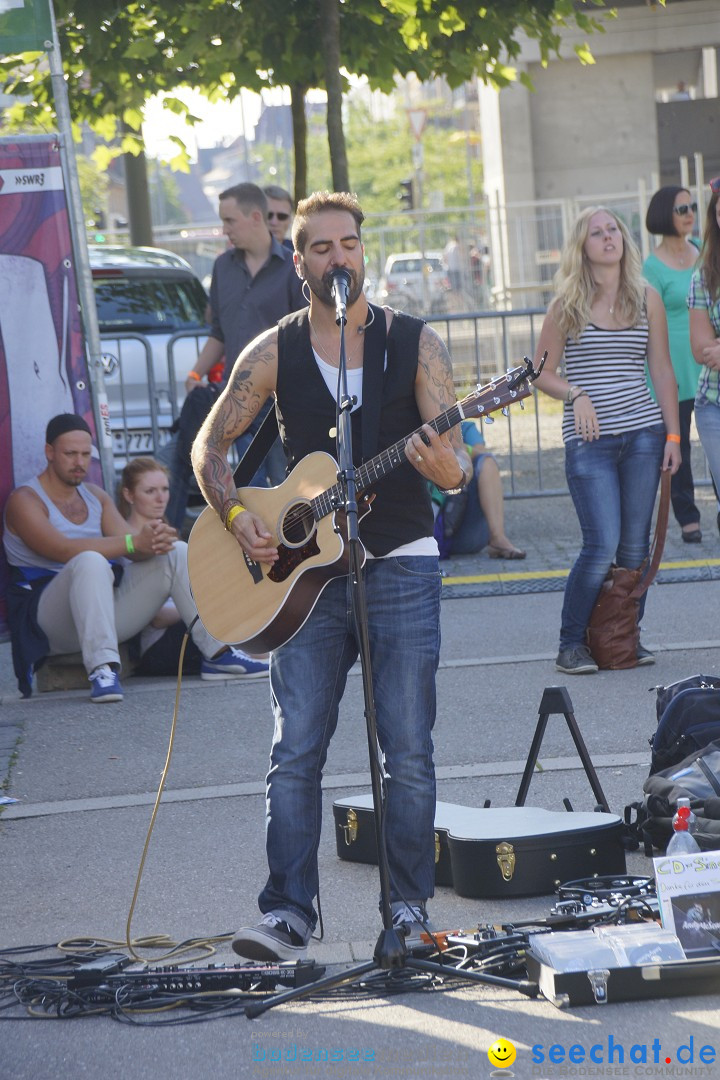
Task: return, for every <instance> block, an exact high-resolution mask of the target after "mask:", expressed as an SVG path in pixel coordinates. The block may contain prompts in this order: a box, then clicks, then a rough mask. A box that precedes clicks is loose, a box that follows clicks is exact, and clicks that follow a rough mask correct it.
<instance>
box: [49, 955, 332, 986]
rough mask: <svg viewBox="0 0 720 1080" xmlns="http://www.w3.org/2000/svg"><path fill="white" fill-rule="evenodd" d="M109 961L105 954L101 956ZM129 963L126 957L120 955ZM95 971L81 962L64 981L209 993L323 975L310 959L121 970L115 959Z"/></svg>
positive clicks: (301, 983) (293, 983) (298, 983)
mask: <svg viewBox="0 0 720 1080" xmlns="http://www.w3.org/2000/svg"><path fill="white" fill-rule="evenodd" d="M103 959H105V960H109V959H110V958H109V957H105V958H103ZM120 959H121V960H123V961H125V964H129V963H130V961H129V960H128V959H127V957H120ZM109 966H110V965H106V967H105V969H103V970H99V969H98V966H96V965H95V963H91V964H84V965H82V966H81V967H80V968H78V970H77V971H76V972H75V973H74V974H73V976H72V977H71V978H70V979H69V980H68V989H69V990H79V989H86V988H89V987H97V988H98V989H102V990H103V991H105V992H107V991H108V990H110V991H114V990H117V989H118V988H119V987H127V988H128V989H129V990H132V991H133V992H136V993H141V994H147V995H152V994H212V993H217V994H220V993H225V992H227V991H228V990H241V991H246V992H249V991H267V990H273V989H274V988H275V987H276V986H282V987H286V988H294V987H300V986H307V985H308V983H312V982H316V981H317V980H318V979H320V978H321V977H322V976H323V975H324V974H325V968H324V967H320V966H319V965H318V964H316V963H315V961H314V960H300V961H298V962H296V963H291V964H274V965H270V964H254V963H250V964H243V965H242V967H231V966H230V967H229V966H226V965H225V964H208V966H207V967H204V968H190V967H186V968H178V967H156V968H142V969H141V970H139V971H127V970H121V969H120V967H119V966H118V964H117V958H115V966H114V968H113V970H108V967H109Z"/></svg>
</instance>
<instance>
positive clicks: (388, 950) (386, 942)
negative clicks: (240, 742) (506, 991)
mask: <svg viewBox="0 0 720 1080" xmlns="http://www.w3.org/2000/svg"><path fill="white" fill-rule="evenodd" d="M338 276H339V277H340V280H341V281H342V282H343V285H344V290H343V288H341V286H340V285H339V282H338V279H337V277H336V279H335V284H334V286H333V295H334V296H335V304H336V308H337V318H336V322H337V323H338V325H339V327H340V354H339V370H338V401H337V412H338V423H337V455H338V465H339V468H338V482H339V485H340V488H341V491H342V493H343V498H342V502H341V503H340V504H339V506H338V510H339V511H341V512H344V517H345V521H346V528H347V544H348V552H349V573H350V580H351V584H352V589H351V599H352V610H353V621H354V624H355V634H356V637H357V642H358V651H359V654H360V665H361V669H362V681H363V694H364V697H365V723H366V727H367V741H368V753H369V757H370V780H371V787H372V799H373V811H374V820H375V840H376V844H377V855H378V873H379V877H380V912H381V916H382V924H383V929H382V931H381V933H380V936H379V938H378V940H377V942H376V945H375V950H374V953H373V958H372V960H368V961H366V962H365V963H361V964H356V965H355V966H354V967H351V968H347V969H346V970H344V971H341V972H339V973H338V974H336V975H328V976H327V977H326V978H324V979H318V980H316V981H315V982H311V983H307V984H306V985H304V986H299V987H295V988H293V989H292V990H286V991H284V992H282V993H280V994H274V995H273V996H271V997H269V998H267V999H266V1000H265V1001H260V1002H257V1003H254V1004H252V1005H248V1006H247V1007H246V1009H245V1015H246V1016H247V1017H248V1019H250V1020H252V1019H254V1018H255V1017H258V1016H260V1015H261V1014H262V1013H264V1012H267V1010H268V1009H272V1008H273V1007H274V1006H275V1005H282V1004H283V1003H284V1002H287V1001H294V1000H296V999H297V998H302V997H310V996H315V995H316V994H318V993H320V992H322V991H324V990H332V989H333V988H334V987H336V986H341V985H342V984H343V983H348V982H354V981H355V980H356V979H358V978H359V977H360V976H362V975H365V974H367V973H368V972H370V971H373V970H374V969H376V968H379V969H380V970H381V971H391V970H396V971H397V970H400V969H402V968H405V969H408V968H409V969H411V970H414V971H424V972H428V973H431V974H440V975H445V976H446V977H448V976H451V977H452V978H457V979H462V980H465V981H466V982H476V983H491V984H492V985H494V986H504V987H509V988H510V989H512V990H518V991H520V993H523V994H526V995H527V996H528V997H536V996H537V994H538V986H537V983H534V982H532V981H530V980H528V979H507V978H503V977H502V976H499V975H488V974H485V973H481V972H475V971H466V970H464V969H460V968H456V967H453V966H452V965H451V964H447V963H435V962H434V961H431V960H425V959H420V958H418V957H415V956H410V955H408V952H407V948H406V946H405V938H404V935H402V934H401V933H400V932H399V931H398V930H397V929H395V927H394V926H393V923H392V909H391V905H390V868H389V865H388V856H387V847H386V845H385V828H384V815H385V808H384V797H383V779H382V771H381V764H380V754H381V751H380V745H379V742H378V736H377V714H376V710H375V695H374V691H373V683H372V662H371V658H370V637H369V634H368V618H367V604H366V597H365V581H364V578H363V573H362V567H363V562H364V558H363V556H364V551H365V549H364V548H363V545H362V541H361V540H360V536H359V530H358V507H357V497H356V491H357V476H356V469H355V466H354V465H353V446H352V425H351V420H350V413H351V411H352V407H353V405H354V404H355V399H354V398H351V397H350V396H349V395H348V389H347V356H346V352H345V324H346V322H347V310H346V302H347V286H348V282H349V275H347V272H345V271H343V272H342V274H341V275H338ZM343 291H344V294H345V295H344V296H341V295H340V294H341V293H342V292H343Z"/></svg>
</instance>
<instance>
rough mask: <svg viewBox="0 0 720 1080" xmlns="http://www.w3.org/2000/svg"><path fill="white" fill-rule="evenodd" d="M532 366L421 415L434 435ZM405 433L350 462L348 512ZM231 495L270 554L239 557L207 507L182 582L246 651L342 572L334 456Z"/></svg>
mask: <svg viewBox="0 0 720 1080" xmlns="http://www.w3.org/2000/svg"><path fill="white" fill-rule="evenodd" d="M538 374H539V372H537V371H535V370H534V368H533V366H532V363H531V362H530V360H528V359H527V358H526V359H525V362H524V365H519V366H518V367H515V368H513V369H512V370H510V371H508V372H506V374H505V375H503V376H501V377H498V378H496V379H493V380H492V381H491V382H489V383H487V384H486V385H485V386H479V387H478V388H477V390H476V391H475V392H474V393H472V394H469V395H468V396H467V397H465V398H463V400H462V401H458V402H456V403H455V404H454V405H453V406H452V408H450V409H448V410H447V412H444V413H442V414H441V415H440V416H437V417H436V418H435V419H434V420H431V421H430V426H431V427H433V428H434V429H435V431H436V432H437V433H438V435H442V434H443V433H444V432H446V431H449V430H450V428H453V427H455V425H456V424H459V423H460V421H461V420H468V419H471V418H473V417H482V416H487V415H489V414H490V413H492V412H496V411H497V410H498V409H506V408H507V407H508V406H509V405H511V404H513V403H514V402H516V401H517V402H519V401H522V399H523V398H526V397H528V396H529V395H530V393H531V387H530V383H531V381H532V380H533V379H535V378H537V376H538ZM420 431H421V429H420V428H418V429H417V432H418V433H419V432H420ZM413 434H415V433H414V432H413ZM409 437H410V436H409V435H408V436H406V437H405V438H404V439H401V440H400V441H399V442H396V443H395V444H394V445H393V446H389V447H387V449H386V450H382V451H381V452H380V453H379V454H377V455H376V456H375V457H373V458H371V459H370V460H369V461H366V462H365V463H364V464H362V465H361V466H359V468H358V469H357V470H356V490H357V496H358V517H363V516H364V515H365V514H366V513H368V512H369V510H370V503H371V501H372V498H373V495H372V490H371V488H372V485H373V484H374V483H376V482H377V481H378V480H381V479H382V477H383V476H385V475H386V474H387V473H389V472H390V471H391V470H392V469H395V468H397V467H398V466H399V465H402V464H404V463H405V462H406V461H407V458H406V456H405V443H406V442H407V440H408V438H409ZM363 492H364V494H363ZM238 498H239V499H240V501H241V502H242V504H243V506H244V507H246V508H247V509H248V510H250V511H251V512H252V513H253V514H257V515H258V517H260V518H262V520H263V521H264V522H265V525H266V527H267V528H268V530H269V531H270V532H271V533H272V534H273V542H274V546H275V547H277V550H278V555H279V558H278V560H277V562H275V563H272V564H271V563H260V562H255V561H254V560H252V559H250V558H248V556H247V555H246V554H245V553H244V551H243V550H242V548H241V547H240V545H239V544H238V542H237V540H236V539H235V537H234V536H233V535H232V533H230V532H228V531H227V530H226V529H225V527H224V525H223V523H222V521H221V520H220V518H219V516H218V514H217V513H216V512H215V510H214V509H212V507H209V506H208V507H206V509H205V510H203V512H202V513H201V514H200V516H199V517H198V519H197V521H196V522H195V525H194V526H193V528H192V531H191V533H190V538H189V541H188V568H189V572H190V584H191V586H192V591H193V595H194V598H195V603H196V605H197V609H198V613H199V615H200V619H201V621H202V623H203V625H204V627H205V629H206V630H207V631H208V633H210V634H212V635H213V637H216V638H217V639H218V640H219V641H225V642H229V643H231V644H233V645H240V646H242V648H243V649H247V650H248V651H249V652H266V651H268V650H270V649H276V648H278V646H280V645H283V644H285V642H286V641H289V640H290V638H291V637H292V636H293V635H294V634H296V633H297V631H298V630H299V629H300V627H301V626H302V625H303V623H304V622H305V621H306V619H307V618H308V616H309V615H310V612H311V611H312V609H313V608H314V606H315V604H316V603H317V600H318V597H319V596H320V593H321V592H322V590H323V589H324V587H325V586H326V585H327V584H328V582H329V581H331V580H332V578H335V577H342V576H344V575H345V574H347V573H348V563H349V557H348V555H349V553H348V550H347V544H346V541H345V538H344V534H345V530H344V528H343V525H344V520H343V519H344V511H343V510H342V504H343V493H342V487H341V485H340V483H339V482H338V465H337V462H336V461H335V459H334V458H332V457H331V456H330V455H329V454H326V453H322V452H318V453H313V454H309V455H308V456H307V457H306V458H304V459H303V460H302V461H300V462H299V463H298V464H297V465H296V466H295V468H294V469H293V471H292V472H291V474H290V476H288V478H287V480H285V481H283V483H282V484H280V485H279V486H278V487H275V488H259V487H243V488H239V489H238Z"/></svg>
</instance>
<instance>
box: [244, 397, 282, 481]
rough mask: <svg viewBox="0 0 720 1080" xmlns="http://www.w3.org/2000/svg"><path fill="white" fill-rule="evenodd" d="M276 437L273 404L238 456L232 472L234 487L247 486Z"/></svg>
mask: <svg viewBox="0 0 720 1080" xmlns="http://www.w3.org/2000/svg"><path fill="white" fill-rule="evenodd" d="M277 437H278V422H277V416H276V415H275V408H274V406H273V408H272V409H270V412H269V413H268V414H267V416H266V417H265V419H264V420H263V422H262V424H261V425H260V427H259V428H258V430H257V431H256V432H255V436H254V438H253V441H252V442H251V443H250V445H249V446H248V448H247V450H246V451H245V453H244V454H243V456H242V457H241V458H240V460H239V461H238V463H237V466H236V468H235V472H234V473H233V483H234V484H235V487H238V488H240V487H247V486H248V484H249V483H250V481H251V480H252V478H253V476H254V475H255V473H256V472H257V471H258V469H259V468H260V466H261V465H262V463H263V461H264V460H265V458H266V457H267V455H268V453H269V452H270V447H271V446H272V444H273V443H274V442H275V440H276V439H277Z"/></svg>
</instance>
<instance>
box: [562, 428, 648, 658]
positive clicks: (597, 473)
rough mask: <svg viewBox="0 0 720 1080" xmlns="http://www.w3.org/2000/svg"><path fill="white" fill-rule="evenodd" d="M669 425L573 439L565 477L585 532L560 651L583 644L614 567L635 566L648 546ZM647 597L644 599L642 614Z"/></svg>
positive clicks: (568, 448)
mask: <svg viewBox="0 0 720 1080" xmlns="http://www.w3.org/2000/svg"><path fill="white" fill-rule="evenodd" d="M664 449H665V426H664V425H663V424H653V425H652V426H651V427H646V428H640V429H639V430H637V431H628V432H625V433H624V434H621V435H601V436H600V438H599V439H595V440H594V441H593V442H583V441H582V440H581V439H573V440H571V441H570V442H568V443H567V444H566V446H565V475H566V477H567V483H568V488H569V490H570V495H571V497H572V500H573V503H574V505H575V511H576V513H577V516H578V520H579V522H580V528H581V530H582V549H581V551H580V554H579V556H578V558H577V561H576V562H575V565H574V566H573V568H572V570H571V571H570V575H569V577H568V580H567V585H566V586H565V597H564V600H563V608H562V620H561V627H560V649H561V650H562V649H566V648H568V647H569V646H573V645H582V644H584V643H585V631H586V629H587V625H588V622H589V621H590V614H591V612H592V609H593V607H594V605H595V601H596V600H597V597H598V594H599V592H600V589H601V587H602V583H603V581H604V580H605V577H606V576H607V572H608V570H609V569H610V567H611V565H612V564H613V563H615V564H616V565H617V566H624V567H627V568H628V569H635V568H636V567H638V566H640V564H641V563H642V561H643V559H644V558H645V557H646V556H647V553H648V549H649V546H650V526H651V523H652V515H653V509H654V506H655V496H656V495H657V490H658V485H659V483H660V469H661V467H662V461H663V453H664ZM644 607H645V597H644V596H643V599H642V600H641V602H640V613H639V614H640V618H642V614H643V610H644Z"/></svg>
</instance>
